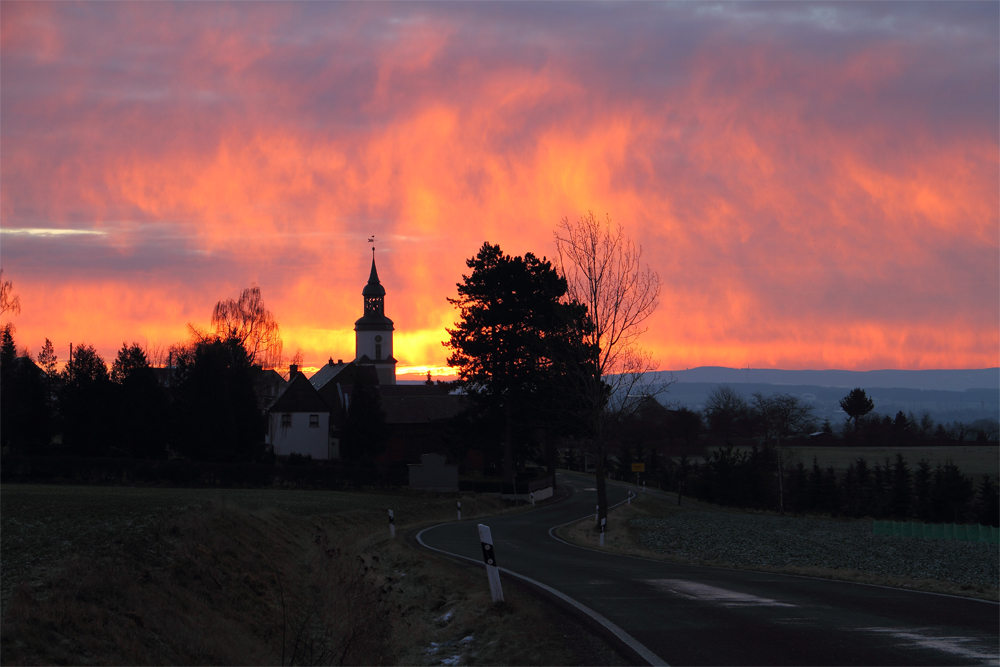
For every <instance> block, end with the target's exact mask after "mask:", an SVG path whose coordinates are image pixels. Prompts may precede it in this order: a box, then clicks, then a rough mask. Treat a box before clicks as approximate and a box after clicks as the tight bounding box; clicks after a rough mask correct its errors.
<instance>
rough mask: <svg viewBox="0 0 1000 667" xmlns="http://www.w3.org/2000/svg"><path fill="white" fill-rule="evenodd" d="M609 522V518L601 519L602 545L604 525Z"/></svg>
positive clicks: (602, 543) (602, 544)
mask: <svg viewBox="0 0 1000 667" xmlns="http://www.w3.org/2000/svg"><path fill="white" fill-rule="evenodd" d="M607 523H608V520H607V518H604V519H601V546H602V547H603V546H604V526H605V525H606V524H607Z"/></svg>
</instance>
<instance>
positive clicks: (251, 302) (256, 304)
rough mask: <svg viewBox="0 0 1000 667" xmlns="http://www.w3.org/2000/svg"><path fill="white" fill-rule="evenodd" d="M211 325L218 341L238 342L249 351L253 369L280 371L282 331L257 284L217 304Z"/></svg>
mask: <svg viewBox="0 0 1000 667" xmlns="http://www.w3.org/2000/svg"><path fill="white" fill-rule="evenodd" d="M212 326H213V327H215V335H216V337H217V338H219V339H220V340H235V341H237V342H238V343H239V344H240V345H241V346H242V347H243V349H244V350H246V353H247V358H248V359H249V361H250V365H251V366H253V365H257V366H260V367H262V368H277V367H278V366H280V365H281V349H282V342H281V328H280V327H279V326H278V322H277V320H275V319H274V315H273V314H272V313H271V311H270V310H268V309H267V307H266V306H264V300H263V299H262V298H261V295H260V288H259V287H257V285H256V284H253V285H251V286H250V287H248V288H246V289H245V290H243V291H242V292H240V297H239V298H238V299H226V300H224V301H219V302H218V303H216V304H215V308H214V309H213V310H212Z"/></svg>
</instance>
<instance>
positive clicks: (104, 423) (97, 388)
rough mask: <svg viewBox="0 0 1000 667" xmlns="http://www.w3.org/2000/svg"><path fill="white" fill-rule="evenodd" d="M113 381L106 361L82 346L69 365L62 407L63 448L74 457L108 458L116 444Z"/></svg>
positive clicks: (87, 347) (78, 347)
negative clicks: (113, 436) (112, 401)
mask: <svg viewBox="0 0 1000 667" xmlns="http://www.w3.org/2000/svg"><path fill="white" fill-rule="evenodd" d="M111 400H112V397H111V382H110V379H109V377H108V367H107V365H106V364H105V363H104V359H103V358H102V357H101V355H99V354H98V353H97V350H95V349H94V348H93V347H92V346H90V345H87V344H84V343H81V344H80V345H77V346H76V347H75V348H74V351H73V356H72V358H71V359H70V361H69V363H67V364H66V371H65V383H64V385H63V388H62V391H61V393H60V398H59V405H60V409H61V411H62V417H63V446H64V447H65V448H66V449H67V450H68V451H69V452H70V453H72V454H78V455H83V456H106V455H107V454H108V453H109V451H108V445H109V444H110V443H111V442H112V418H111V414H110V412H111V409H110V405H111Z"/></svg>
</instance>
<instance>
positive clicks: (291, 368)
mask: <svg viewBox="0 0 1000 667" xmlns="http://www.w3.org/2000/svg"><path fill="white" fill-rule="evenodd" d="M298 372H299V366H298V364H292V365H291V366H289V367H288V381H289V382H291V381H292V379H293V378H294V377H295V374H296V373H298Z"/></svg>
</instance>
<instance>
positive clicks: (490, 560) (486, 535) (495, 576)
mask: <svg viewBox="0 0 1000 667" xmlns="http://www.w3.org/2000/svg"><path fill="white" fill-rule="evenodd" d="M479 542H480V543H481V544H482V547H483V561H484V562H485V563H486V577H487V578H488V579H489V580H490V594H491V595H492V596H493V601H494V602H503V589H502V588H501V587H500V570H499V569H498V568H497V556H496V554H495V553H494V551H493V535H492V534H491V533H490V527H489V526H484V525H483V524H479Z"/></svg>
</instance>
